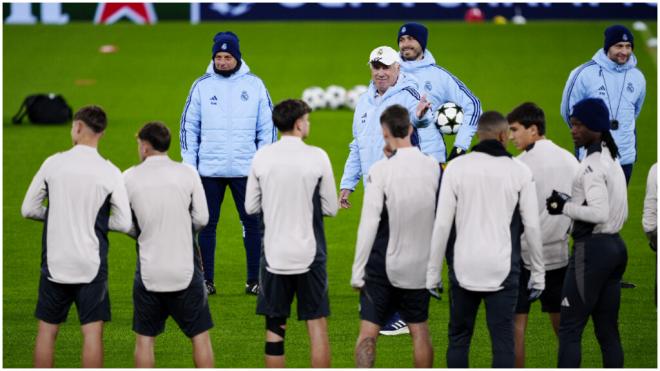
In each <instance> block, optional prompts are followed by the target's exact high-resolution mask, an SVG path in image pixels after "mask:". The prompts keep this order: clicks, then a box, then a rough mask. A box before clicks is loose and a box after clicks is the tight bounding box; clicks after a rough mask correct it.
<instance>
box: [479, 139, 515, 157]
mask: <svg viewBox="0 0 660 371" xmlns="http://www.w3.org/2000/svg"><path fill="white" fill-rule="evenodd" d="M472 152H482V153H485V154H487V155H491V156H495V157H503V156H506V157H513V156H511V154H510V153H509V152H507V151H506V148H504V146H503V145H502V143H500V142H499V141H497V140H495V139H486V140H482V141H481V142H479V143H478V144H476V145H475V146H474V147H472Z"/></svg>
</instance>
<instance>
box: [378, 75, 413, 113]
mask: <svg viewBox="0 0 660 371" xmlns="http://www.w3.org/2000/svg"><path fill="white" fill-rule="evenodd" d="M406 88H413V89H415V90H417V81H416V80H414V79H412V78H411V77H409V76H408V75H407V74H405V73H403V72H399V77H398V78H397V80H396V84H394V86H390V88H389V89H387V91H386V92H385V94H383V95H382V97H380V99H381V102H383V101H385V99H387V98H389V97H390V96H392V95H394V94H396V93H398V92H399V91H401V90H403V89H406ZM367 94H369V95H368V97H369V103H370V104H372V105H373V104H375V102H376V94H378V93H377V91H376V86H375V85H374V82H373V81H371V82H369V90H368V91H367Z"/></svg>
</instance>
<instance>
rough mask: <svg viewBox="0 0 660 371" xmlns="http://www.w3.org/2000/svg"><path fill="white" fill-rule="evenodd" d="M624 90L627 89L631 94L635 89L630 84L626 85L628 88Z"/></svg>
mask: <svg viewBox="0 0 660 371" xmlns="http://www.w3.org/2000/svg"><path fill="white" fill-rule="evenodd" d="M626 89H628V91H629V92H631V93H634V92H635V87H634V86H633V83H632V82H629V83H628V87H627V88H626Z"/></svg>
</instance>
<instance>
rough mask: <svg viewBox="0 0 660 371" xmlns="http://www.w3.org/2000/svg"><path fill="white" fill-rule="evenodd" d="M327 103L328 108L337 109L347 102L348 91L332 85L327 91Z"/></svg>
mask: <svg viewBox="0 0 660 371" xmlns="http://www.w3.org/2000/svg"><path fill="white" fill-rule="evenodd" d="M325 101H326V102H327V105H328V108H330V109H337V108H339V107H340V106H342V105H344V102H345V101H346V89H344V88H342V87H341V86H338V85H330V86H328V87H327V88H326V89H325Z"/></svg>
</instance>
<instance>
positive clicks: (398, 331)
mask: <svg viewBox="0 0 660 371" xmlns="http://www.w3.org/2000/svg"><path fill="white" fill-rule="evenodd" d="M409 333H410V329H409V328H408V324H406V323H405V322H403V320H398V321H395V322H392V323H390V324H388V325H387V326H385V327H383V329H382V330H380V334H381V335H385V336H394V335H403V334H409Z"/></svg>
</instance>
